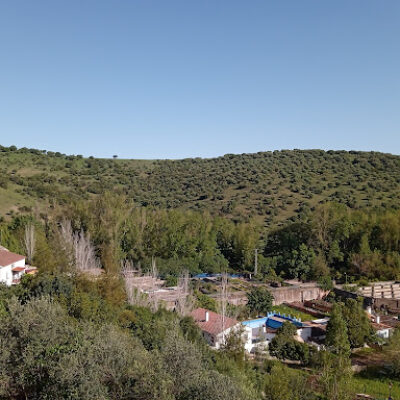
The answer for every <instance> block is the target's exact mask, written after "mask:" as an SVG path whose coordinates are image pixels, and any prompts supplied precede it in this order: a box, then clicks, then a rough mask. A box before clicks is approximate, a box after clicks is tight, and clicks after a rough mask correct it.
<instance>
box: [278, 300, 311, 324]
mask: <svg viewBox="0 0 400 400" xmlns="http://www.w3.org/2000/svg"><path fill="white" fill-rule="evenodd" d="M272 310H273V311H274V312H280V313H281V314H286V315H291V316H292V317H296V318H301V320H302V321H310V320H313V319H315V317H313V316H312V315H310V314H307V313H304V312H301V311H297V310H295V309H294V308H291V307H288V306H285V305H283V304H281V305H279V306H273V307H272Z"/></svg>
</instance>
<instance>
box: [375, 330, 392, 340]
mask: <svg viewBox="0 0 400 400" xmlns="http://www.w3.org/2000/svg"><path fill="white" fill-rule="evenodd" d="M376 335H377V336H379V337H380V338H382V339H389V336H390V328H387V329H380V330H379V331H376Z"/></svg>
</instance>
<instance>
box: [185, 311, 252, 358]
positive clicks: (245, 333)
mask: <svg viewBox="0 0 400 400" xmlns="http://www.w3.org/2000/svg"><path fill="white" fill-rule="evenodd" d="M191 316H192V317H193V319H194V320H195V322H196V324H197V325H198V327H199V328H200V330H201V331H202V333H203V337H204V339H205V340H206V341H207V343H208V344H209V345H210V346H211V347H213V348H215V349H219V348H220V347H221V346H222V345H223V343H224V339H226V338H227V336H228V335H229V334H230V333H232V332H240V334H241V337H242V340H243V346H244V348H245V350H246V351H248V352H250V350H251V329H250V328H246V327H243V326H242V325H241V323H240V322H239V321H237V320H235V319H233V318H228V317H225V319H224V320H223V318H222V315H220V314H217V313H215V312H213V311H210V310H206V309H205V308H197V309H196V310H193V311H192V313H191Z"/></svg>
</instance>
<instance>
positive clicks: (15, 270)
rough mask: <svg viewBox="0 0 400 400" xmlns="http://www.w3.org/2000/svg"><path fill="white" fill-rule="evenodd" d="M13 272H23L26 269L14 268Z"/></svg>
mask: <svg viewBox="0 0 400 400" xmlns="http://www.w3.org/2000/svg"><path fill="white" fill-rule="evenodd" d="M12 270H13V271H14V272H22V271H24V270H25V267H14V268H13V269H12Z"/></svg>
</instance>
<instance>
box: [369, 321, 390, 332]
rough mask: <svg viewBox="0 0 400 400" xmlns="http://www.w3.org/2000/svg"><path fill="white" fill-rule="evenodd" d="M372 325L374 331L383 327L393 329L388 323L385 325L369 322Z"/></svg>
mask: <svg viewBox="0 0 400 400" xmlns="http://www.w3.org/2000/svg"><path fill="white" fill-rule="evenodd" d="M371 325H372V327H373V328H374V329H375V330H376V331H381V330H383V329H393V328H392V327H391V326H389V325H385V324H377V323H376V322H371Z"/></svg>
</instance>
